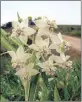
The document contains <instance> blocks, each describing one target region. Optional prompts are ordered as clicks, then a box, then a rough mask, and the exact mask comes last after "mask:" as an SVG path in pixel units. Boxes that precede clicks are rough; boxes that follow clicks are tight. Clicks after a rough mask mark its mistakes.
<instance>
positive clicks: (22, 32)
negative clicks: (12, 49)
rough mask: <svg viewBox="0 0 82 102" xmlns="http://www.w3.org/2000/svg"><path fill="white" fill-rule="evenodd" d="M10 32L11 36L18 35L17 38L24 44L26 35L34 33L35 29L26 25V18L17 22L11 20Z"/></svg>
mask: <svg viewBox="0 0 82 102" xmlns="http://www.w3.org/2000/svg"><path fill="white" fill-rule="evenodd" d="M12 27H13V30H12V34H11V37H19V39H20V40H21V41H22V42H23V43H24V44H26V42H27V39H28V36H30V35H32V34H34V33H35V32H36V31H35V30H34V29H32V28H30V27H28V22H27V19H26V20H24V21H22V22H21V23H19V22H12Z"/></svg>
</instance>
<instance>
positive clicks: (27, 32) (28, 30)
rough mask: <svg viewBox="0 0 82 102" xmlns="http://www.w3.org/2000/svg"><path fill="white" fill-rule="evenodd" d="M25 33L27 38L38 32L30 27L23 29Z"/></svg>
mask: <svg viewBox="0 0 82 102" xmlns="http://www.w3.org/2000/svg"><path fill="white" fill-rule="evenodd" d="M23 31H24V34H25V35H27V36H30V35H32V34H34V33H35V32H36V30H34V29H33V28H30V27H25V28H24V29H23Z"/></svg>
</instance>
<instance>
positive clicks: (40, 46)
mask: <svg viewBox="0 0 82 102" xmlns="http://www.w3.org/2000/svg"><path fill="white" fill-rule="evenodd" d="M48 47H49V38H47V39H45V40H43V39H42V38H41V37H40V36H36V38H35V44H32V45H30V46H29V48H31V49H33V50H35V51H37V52H39V53H46V54H47V53H49V52H50V50H49V48H48ZM39 53H37V55H39Z"/></svg>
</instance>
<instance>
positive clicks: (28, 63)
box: [8, 17, 72, 79]
mask: <svg viewBox="0 0 82 102" xmlns="http://www.w3.org/2000/svg"><path fill="white" fill-rule="evenodd" d="M28 22H29V21H28V19H25V20H23V21H22V22H20V23H19V22H13V23H12V24H13V30H12V34H11V36H10V37H17V38H18V39H20V41H21V42H22V43H23V44H24V45H26V47H27V49H26V50H27V51H26V50H25V48H24V46H19V48H18V49H17V51H16V52H14V51H8V53H9V54H10V56H11V57H12V60H11V62H12V67H13V68H15V69H16V75H18V76H19V77H20V78H22V79H25V78H30V77H31V76H33V75H36V74H38V73H40V71H39V70H38V69H36V66H38V67H39V68H40V69H41V71H44V72H46V73H47V74H49V73H50V72H51V71H53V73H55V71H56V70H57V68H58V67H61V68H71V67H72V61H70V60H69V58H70V56H68V55H65V52H66V51H67V50H69V46H70V44H69V43H68V42H67V41H66V40H64V39H63V37H62V35H61V33H60V32H59V33H58V34H56V33H55V29H57V28H58V27H57V25H56V21H55V20H48V18H47V17H43V18H41V19H35V20H34V21H32V22H33V24H34V25H33V26H32V27H30V26H29V23H28ZM28 38H29V39H31V40H32V44H31V45H28V44H27V42H28ZM52 50H54V53H53V52H52ZM33 58H34V59H33Z"/></svg>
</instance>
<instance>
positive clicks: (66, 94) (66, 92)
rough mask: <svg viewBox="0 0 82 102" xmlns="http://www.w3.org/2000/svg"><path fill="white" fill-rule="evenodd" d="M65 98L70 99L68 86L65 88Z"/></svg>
mask: <svg viewBox="0 0 82 102" xmlns="http://www.w3.org/2000/svg"><path fill="white" fill-rule="evenodd" d="M64 99H65V101H68V99H69V92H68V90H67V87H65V88H64Z"/></svg>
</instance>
